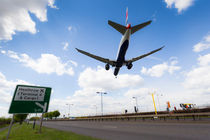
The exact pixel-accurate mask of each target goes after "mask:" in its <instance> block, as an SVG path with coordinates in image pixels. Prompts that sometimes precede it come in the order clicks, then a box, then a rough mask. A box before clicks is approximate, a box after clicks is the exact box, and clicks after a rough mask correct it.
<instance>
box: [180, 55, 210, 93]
mask: <svg viewBox="0 0 210 140" xmlns="http://www.w3.org/2000/svg"><path fill="white" fill-rule="evenodd" d="M197 61H198V66H197V67H195V68H193V69H192V70H190V71H189V72H188V73H186V74H185V76H186V77H185V81H184V83H183V85H184V87H185V88H187V89H194V90H197V92H199V93H206V92H210V84H209V83H210V71H209V70H210V54H206V55H203V56H200V57H199V58H198V60H197Z"/></svg>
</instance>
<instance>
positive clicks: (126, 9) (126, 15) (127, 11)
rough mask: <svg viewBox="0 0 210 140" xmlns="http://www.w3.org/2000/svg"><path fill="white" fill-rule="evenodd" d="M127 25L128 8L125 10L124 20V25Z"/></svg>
mask: <svg viewBox="0 0 210 140" xmlns="http://www.w3.org/2000/svg"><path fill="white" fill-rule="evenodd" d="M127 24H128V7H127V8H126V18H125V25H127Z"/></svg>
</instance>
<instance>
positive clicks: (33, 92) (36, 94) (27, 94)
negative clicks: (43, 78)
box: [14, 86, 45, 101]
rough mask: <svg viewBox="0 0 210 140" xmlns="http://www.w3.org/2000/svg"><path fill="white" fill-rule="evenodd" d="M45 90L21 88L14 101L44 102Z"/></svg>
mask: <svg viewBox="0 0 210 140" xmlns="http://www.w3.org/2000/svg"><path fill="white" fill-rule="evenodd" d="M44 96H45V88H35V87H21V86H19V87H18V89H17V91H16V95H15V98H14V101H44Z"/></svg>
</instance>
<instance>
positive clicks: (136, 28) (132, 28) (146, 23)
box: [131, 20, 152, 34]
mask: <svg viewBox="0 0 210 140" xmlns="http://www.w3.org/2000/svg"><path fill="white" fill-rule="evenodd" d="M151 22H152V21H151V20H150V21H147V22H144V23H142V24H139V25H136V26H133V27H131V34H133V33H135V32H136V31H138V30H140V29H142V28H144V27H145V26H147V25H149V24H150V23H151Z"/></svg>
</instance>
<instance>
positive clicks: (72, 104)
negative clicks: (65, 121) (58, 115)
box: [66, 104, 74, 117]
mask: <svg viewBox="0 0 210 140" xmlns="http://www.w3.org/2000/svg"><path fill="white" fill-rule="evenodd" d="M66 105H68V106H69V114H68V117H70V106H71V105H74V104H66Z"/></svg>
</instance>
